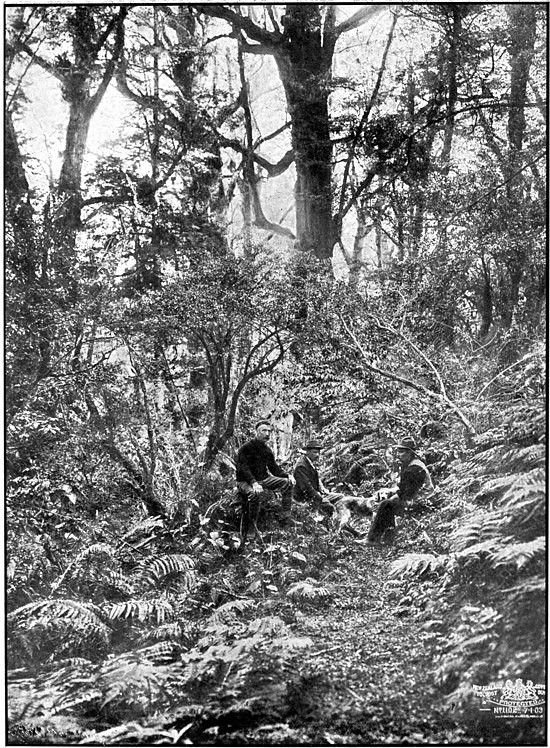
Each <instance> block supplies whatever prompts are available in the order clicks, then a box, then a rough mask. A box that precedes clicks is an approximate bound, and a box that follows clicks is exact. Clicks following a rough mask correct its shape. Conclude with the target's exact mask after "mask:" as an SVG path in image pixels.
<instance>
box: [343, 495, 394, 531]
mask: <svg viewBox="0 0 550 748" xmlns="http://www.w3.org/2000/svg"><path fill="white" fill-rule="evenodd" d="M395 493H396V489H395V488H380V489H379V490H378V491H376V493H374V494H373V495H372V496H366V497H364V496H344V495H341V496H340V498H336V499H334V500H332V501H331V504H332V506H333V508H334V514H333V515H332V522H333V525H334V528H335V532H336V534H337V535H339V534H340V533H341V532H342V530H347V531H348V532H350V531H351V530H352V528H350V527H349V521H350V520H351V517H352V514H356V515H358V516H360V517H372V516H373V514H374V510H375V508H376V507H377V506H378V505H379V504H380V502H381V501H383V500H384V499H389V498H390V497H391V496H394V495H395ZM351 534H353V535H355V534H356V531H354V532H351Z"/></svg>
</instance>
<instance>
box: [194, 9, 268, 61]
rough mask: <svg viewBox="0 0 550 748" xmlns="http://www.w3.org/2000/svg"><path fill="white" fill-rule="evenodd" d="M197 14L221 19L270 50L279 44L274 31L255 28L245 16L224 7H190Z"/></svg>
mask: <svg viewBox="0 0 550 748" xmlns="http://www.w3.org/2000/svg"><path fill="white" fill-rule="evenodd" d="M191 7H192V8H195V10H197V11H198V12H199V13H202V14H203V15H205V16H210V17H211V18H221V19H223V20H224V21H227V22H228V23H229V24H231V26H233V28H237V29H240V30H241V31H244V32H245V34H247V36H249V37H250V38H251V39H253V40H254V41H256V42H260V44H262V45H265V46H266V47H271V48H272V50H273V49H275V47H277V46H278V44H279V36H280V35H278V34H277V32H275V31H268V30H267V29H264V28H262V27H261V26H257V25H256V24H255V23H254V21H252V20H251V19H250V18H247V17H246V16H242V15H241V14H240V13H237V12H236V11H234V10H231V8H228V7H227V6H225V5H217V4H214V3H212V4H211V5H192V6H191Z"/></svg>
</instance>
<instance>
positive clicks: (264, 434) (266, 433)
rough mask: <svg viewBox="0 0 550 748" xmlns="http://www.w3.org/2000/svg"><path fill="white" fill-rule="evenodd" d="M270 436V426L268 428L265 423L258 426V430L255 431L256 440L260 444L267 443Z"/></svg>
mask: <svg viewBox="0 0 550 748" xmlns="http://www.w3.org/2000/svg"><path fill="white" fill-rule="evenodd" d="M270 436H271V426H268V425H267V424H266V423H262V424H260V425H259V426H258V428H257V429H256V438H257V439H259V440H260V441H261V442H268V441H269V437H270Z"/></svg>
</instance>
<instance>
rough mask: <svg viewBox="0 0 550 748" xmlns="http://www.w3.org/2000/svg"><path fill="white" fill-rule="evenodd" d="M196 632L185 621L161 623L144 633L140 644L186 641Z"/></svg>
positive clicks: (194, 628)
mask: <svg viewBox="0 0 550 748" xmlns="http://www.w3.org/2000/svg"><path fill="white" fill-rule="evenodd" d="M195 631H196V625H194V624H191V623H188V622H187V621H173V622H171V623H161V624H160V625H158V626H155V628H154V629H152V630H151V631H146V632H144V634H143V636H142V637H141V642H142V643H148V642H151V641H153V642H158V641H181V640H183V641H188V640H189V639H190V638H191V637H193V635H194V633H195Z"/></svg>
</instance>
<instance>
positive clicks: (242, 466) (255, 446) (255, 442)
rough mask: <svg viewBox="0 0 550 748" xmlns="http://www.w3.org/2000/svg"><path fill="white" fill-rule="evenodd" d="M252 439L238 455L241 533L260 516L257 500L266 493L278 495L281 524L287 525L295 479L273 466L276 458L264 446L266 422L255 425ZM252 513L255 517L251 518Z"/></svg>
mask: <svg viewBox="0 0 550 748" xmlns="http://www.w3.org/2000/svg"><path fill="white" fill-rule="evenodd" d="M255 431H256V436H255V438H254V439H250V441H248V442H246V443H245V444H243V446H242V447H241V448H240V449H239V451H238V453H237V462H236V468H237V487H238V489H239V493H240V494H241V496H242V497H243V533H244V534H245V535H246V532H247V530H248V526H249V524H250V522H251V520H253V519H254V518H255V519H257V517H258V512H259V508H260V505H259V500H258V499H257V497H258V496H259V495H260V494H261V493H262V492H263V491H264V489H268V490H270V491H280V492H281V499H282V502H281V524H283V525H284V524H288V523H289V521H290V508H291V506H292V493H293V488H294V484H295V482H296V481H295V480H294V477H293V476H292V475H288V473H285V472H284V470H282V468H280V467H279V465H277V463H276V462H275V455H274V454H273V452H272V451H271V449H270V448H269V447H268V446H267V442H268V441H269V438H270V436H271V424H270V423H269V421H258V423H257V424H256V426H255ZM251 510H252V512H253V513H254V515H255V517H254V518H252V517H251Z"/></svg>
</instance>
